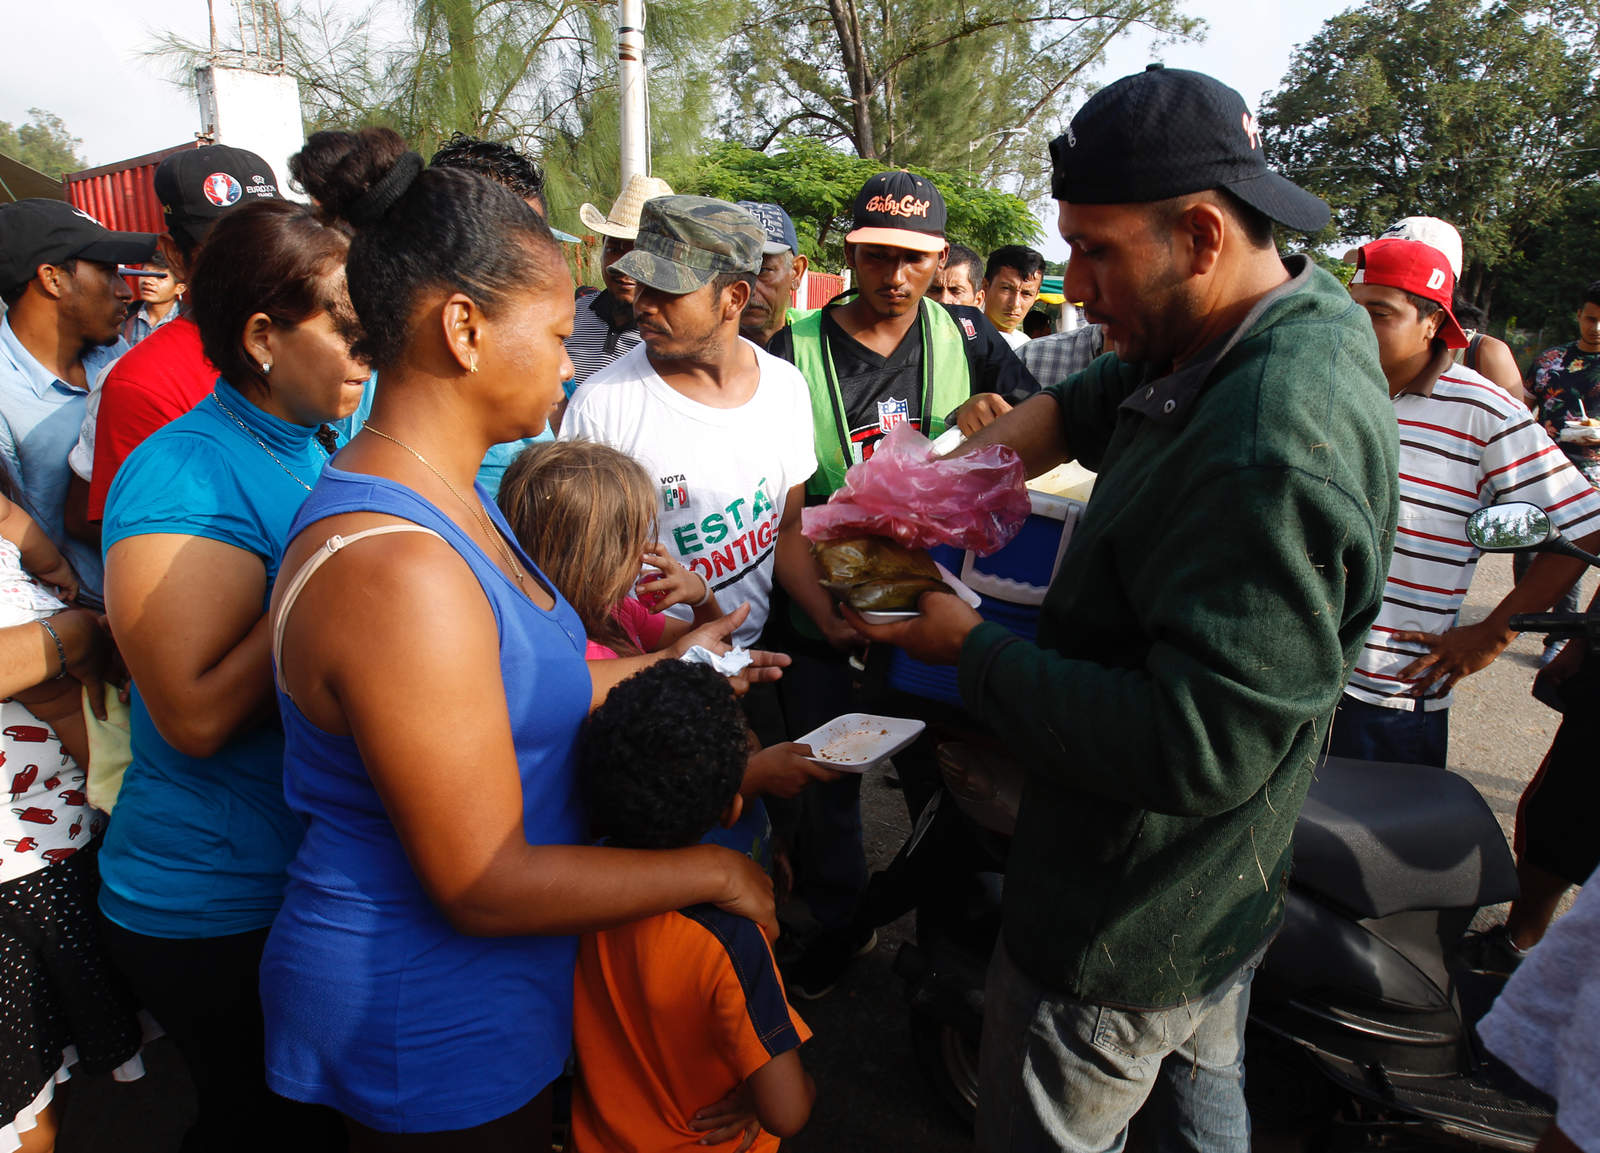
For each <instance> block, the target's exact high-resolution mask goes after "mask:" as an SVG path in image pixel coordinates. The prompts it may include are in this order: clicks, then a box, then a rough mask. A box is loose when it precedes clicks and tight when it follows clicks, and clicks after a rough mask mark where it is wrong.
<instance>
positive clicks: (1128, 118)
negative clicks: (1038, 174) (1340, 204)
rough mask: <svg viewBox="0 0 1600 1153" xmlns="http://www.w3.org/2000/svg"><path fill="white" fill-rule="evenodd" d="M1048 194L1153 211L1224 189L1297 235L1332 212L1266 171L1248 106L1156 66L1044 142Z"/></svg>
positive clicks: (1203, 81) (1103, 96)
mask: <svg viewBox="0 0 1600 1153" xmlns="http://www.w3.org/2000/svg"><path fill="white" fill-rule="evenodd" d="M1050 163H1051V168H1052V170H1053V173H1052V177H1051V181H1050V194H1051V195H1052V196H1053V197H1055V198H1056V199H1057V200H1065V201H1067V202H1068V203H1071V204H1149V203H1151V202H1152V201H1157V200H1167V199H1170V198H1172V197H1174V196H1186V195H1188V194H1190V193H1194V192H1204V191H1207V190H1208V189H1212V188H1226V189H1227V190H1228V191H1229V192H1231V193H1233V194H1234V195H1235V196H1237V197H1238V198H1239V199H1240V200H1242V201H1244V202H1245V203H1246V204H1248V205H1250V206H1251V207H1252V208H1254V209H1256V210H1257V211H1259V212H1261V213H1263V214H1264V215H1266V216H1267V217H1269V218H1271V219H1272V220H1275V221H1277V222H1278V223H1279V224H1282V225H1284V226H1286V227H1288V228H1292V229H1295V230H1296V231H1299V232H1315V231H1317V230H1318V229H1320V228H1321V227H1322V226H1323V225H1325V224H1327V223H1328V215H1329V214H1328V206H1327V204H1326V203H1324V202H1323V201H1322V200H1320V199H1319V198H1317V197H1315V196H1313V195H1312V194H1311V193H1309V192H1307V191H1306V190H1305V189H1303V188H1301V187H1300V186H1299V185H1296V184H1293V183H1291V182H1290V181H1288V180H1286V179H1284V178H1283V177H1282V176H1279V175H1278V174H1277V173H1276V172H1273V171H1272V170H1271V169H1270V168H1268V167H1267V156H1266V152H1265V150H1264V149H1263V148H1262V146H1261V128H1260V126H1259V125H1258V124H1257V123H1256V118H1255V117H1254V116H1252V115H1251V114H1250V110H1249V108H1247V107H1246V106H1245V102H1244V97H1242V96H1240V95H1239V94H1238V93H1237V92H1235V91H1234V90H1233V89H1232V88H1229V87H1228V86H1227V85H1226V84H1223V83H1222V82H1221V81H1220V80H1216V79H1214V78H1212V77H1210V76H1207V75H1205V74H1204V73H1201V72H1189V71H1186V70H1184V69H1181V68H1165V67H1163V66H1162V65H1160V64H1152V65H1150V66H1149V67H1148V68H1146V69H1145V70H1144V71H1143V72H1136V73H1134V74H1133V75H1132V76H1124V77H1123V78H1122V79H1121V80H1118V81H1116V82H1115V83H1113V84H1109V85H1107V86H1106V87H1104V88H1102V89H1100V91H1098V92H1096V93H1095V94H1094V95H1093V96H1091V97H1090V98H1089V100H1088V102H1087V103H1085V104H1084V106H1083V107H1082V108H1080V109H1078V114H1077V115H1076V116H1074V117H1073V118H1072V123H1071V124H1070V125H1068V127H1067V130H1066V131H1065V132H1064V133H1062V134H1061V135H1060V136H1058V137H1056V138H1055V139H1054V140H1052V141H1051V142H1050Z"/></svg>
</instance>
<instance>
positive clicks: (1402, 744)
mask: <svg viewBox="0 0 1600 1153" xmlns="http://www.w3.org/2000/svg"><path fill="white" fill-rule="evenodd" d="M1419 703H1420V702H1419ZM1449 751H1450V710H1449V709H1434V710H1433V711H1432V712H1431V713H1430V712H1424V711H1423V710H1421V709H1419V708H1416V707H1415V706H1413V707H1412V708H1406V709H1386V708H1384V707H1383V706H1382V705H1373V704H1368V703H1367V702H1366V701H1362V700H1357V699H1356V698H1355V697H1352V696H1351V695H1350V694H1349V693H1346V694H1345V695H1344V696H1342V697H1340V698H1339V709H1338V711H1337V712H1335V713H1334V714H1333V732H1332V733H1330V734H1329V735H1328V755H1329V756H1330V757H1348V758H1349V759H1350V760H1352V761H1392V762H1396V763H1398V764H1403V765H1432V766H1434V767H1435V768H1439V769H1442V768H1444V767H1445V756H1446V754H1447V753H1448V752H1449Z"/></svg>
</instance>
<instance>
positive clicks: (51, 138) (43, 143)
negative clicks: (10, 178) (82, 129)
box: [0, 108, 87, 180]
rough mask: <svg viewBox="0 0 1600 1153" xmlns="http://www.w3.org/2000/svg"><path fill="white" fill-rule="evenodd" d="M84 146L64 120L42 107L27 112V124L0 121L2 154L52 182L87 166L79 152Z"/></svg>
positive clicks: (0, 148) (0, 149)
mask: <svg viewBox="0 0 1600 1153" xmlns="http://www.w3.org/2000/svg"><path fill="white" fill-rule="evenodd" d="M82 147H83V141H81V140H79V139H78V138H77V137H76V136H74V135H72V133H71V132H68V131H67V126H66V125H65V124H63V123H62V121H61V117H59V116H57V115H56V114H55V113H54V112H46V111H45V110H44V109H43V108H30V109H28V121H27V123H25V124H17V125H12V124H8V123H6V122H5V121H4V120H0V152H4V153H5V154H6V155H7V156H9V157H11V159H13V160H16V161H18V162H20V163H22V164H26V165H27V166H28V167H29V168H31V169H33V170H34V171H35V172H42V173H44V174H45V175H46V176H48V177H50V178H51V179H53V180H60V179H61V177H62V175H63V174H64V173H67V172H77V171H78V170H79V169H82V168H84V167H87V166H86V165H85V163H84V160H83V157H82V156H80V155H79V153H78V149H80V148H82Z"/></svg>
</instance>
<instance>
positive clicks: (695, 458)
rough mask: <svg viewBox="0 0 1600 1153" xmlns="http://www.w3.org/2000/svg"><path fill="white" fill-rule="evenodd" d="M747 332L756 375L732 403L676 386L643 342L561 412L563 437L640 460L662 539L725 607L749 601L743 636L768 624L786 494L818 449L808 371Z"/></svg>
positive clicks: (812, 467) (805, 476) (807, 472)
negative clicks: (749, 392)
mask: <svg viewBox="0 0 1600 1153" xmlns="http://www.w3.org/2000/svg"><path fill="white" fill-rule="evenodd" d="M743 343H744V344H745V345H746V346H747V347H749V348H750V349H751V350H752V351H754V352H755V354H756V361H757V364H758V365H759V367H760V373H761V377H760V381H759V383H758V384H757V386H756V391H755V395H754V396H752V397H751V398H750V399H749V400H747V401H746V402H745V403H744V404H742V405H740V406H739V407H738V408H712V407H710V406H708V405H704V404H701V403H699V402H698V401H694V400H690V399H689V398H688V397H686V396H684V395H683V394H681V393H679V392H678V391H676V390H675V389H674V388H673V387H672V386H671V385H669V384H668V383H667V382H666V381H665V380H662V379H661V377H660V376H659V375H658V374H657V373H656V371H655V369H654V368H652V367H651V365H650V360H649V357H648V355H647V349H646V348H645V346H644V345H640V346H639V347H637V348H635V349H633V351H631V352H629V353H628V354H627V355H625V356H623V357H621V358H619V359H617V360H615V361H613V362H612V363H610V364H609V365H607V366H606V367H605V368H603V369H601V370H600V371H599V372H597V373H595V374H594V375H593V376H591V377H590V378H589V379H588V380H586V381H585V382H584V383H583V385H582V387H580V388H579V389H578V391H577V392H576V393H575V394H574V395H573V397H572V401H571V403H570V404H569V405H568V406H567V412H566V415H565V416H564V417H563V418H562V421H561V439H562V440H576V439H579V438H583V439H587V440H593V441H598V442H600V443H601V444H608V445H611V446H612V447H613V448H616V449H619V450H621V451H622V452H625V453H627V454H628V455H629V456H631V457H633V458H634V459H635V460H637V461H638V462H639V463H640V464H642V465H643V466H644V469H645V471H646V472H647V473H649V474H650V480H651V482H652V484H654V486H655V489H656V501H657V504H656V511H657V515H658V517H659V518H660V522H661V543H662V544H663V545H664V546H665V547H666V548H667V549H668V550H669V551H670V552H671V554H672V555H673V556H674V557H676V558H677V560H678V562H679V563H680V564H682V565H683V566H684V567H685V568H687V569H690V570H691V571H693V572H697V573H699V574H700V575H701V576H703V577H705V578H706V580H707V581H708V582H709V583H710V585H711V587H712V588H713V589H714V590H715V591H716V594H717V601H718V603H719V604H721V606H722V608H723V610H724V611H727V612H731V611H733V610H734V609H736V608H738V607H739V605H741V604H743V603H746V602H748V603H749V605H750V615H749V617H747V618H746V619H745V622H744V624H743V625H741V626H740V627H739V631H738V633H737V634H736V636H735V640H736V641H737V642H738V643H739V644H741V645H745V646H748V645H750V644H752V643H754V641H755V639H756V637H757V636H759V635H760V633H761V629H762V626H763V625H765V624H766V620H767V608H768V605H769V604H770V603H771V600H772V566H773V548H774V546H775V545H776V543H777V538H778V524H779V522H780V521H781V520H782V518H783V509H784V502H785V500H786V499H787V497H788V494H789V490H790V489H791V488H792V487H794V486H795V485H797V484H804V483H805V482H806V481H807V480H809V479H810V477H811V474H812V473H813V472H815V471H816V467H817V458H816V452H815V449H814V447H813V445H812V440H811V397H810V393H809V392H808V391H807V389H806V382H805V378H804V377H802V376H801V375H800V372H799V370H798V369H796V368H795V367H794V366H793V365H792V364H789V363H788V362H787V361H783V360H779V359H777V358H776V357H773V356H769V355H768V354H767V353H766V352H764V351H762V350H761V349H759V348H757V347H756V346H755V345H753V344H750V343H749V342H748V341H743Z"/></svg>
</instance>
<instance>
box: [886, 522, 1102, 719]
mask: <svg viewBox="0 0 1600 1153" xmlns="http://www.w3.org/2000/svg"><path fill="white" fill-rule="evenodd" d="M1028 497H1029V500H1030V501H1031V503H1032V505H1033V511H1032V512H1031V513H1030V514H1029V516H1028V519H1027V520H1026V521H1024V522H1023V524H1022V529H1021V531H1019V532H1018V533H1017V535H1016V536H1015V537H1014V538H1012V540H1011V543H1009V544H1007V545H1006V546H1005V547H1004V548H1002V549H1000V550H999V551H998V552H996V553H994V554H993V555H992V556H986V557H980V556H978V555H977V554H975V553H971V552H962V551H961V550H960V549H956V548H951V547H949V546H948V545H946V546H941V547H939V548H935V549H933V550H931V555H932V557H933V559H934V560H936V561H938V562H939V563H940V564H942V565H944V566H945V568H947V569H949V570H950V571H951V572H953V573H955V574H956V575H957V576H959V577H960V578H961V580H962V583H964V584H965V585H967V587H968V588H970V589H972V591H973V592H975V593H977V594H978V595H979V596H980V597H982V598H983V603H982V604H981V605H980V606H979V607H978V615H979V616H981V617H983V619H984V620H988V621H994V622H995V623H997V624H1002V625H1004V626H1005V627H1006V628H1008V629H1010V630H1011V631H1012V632H1014V633H1016V634H1017V635H1018V636H1020V637H1022V638H1024V639H1026V640H1030V641H1031V640H1033V639H1034V637H1035V636H1036V635H1037V633H1038V631H1039V606H1040V605H1041V604H1043V603H1044V594H1045V592H1046V591H1047V590H1048V589H1049V587H1050V582H1051V581H1053V580H1054V579H1055V575H1056V573H1057V571H1059V570H1060V568H1061V558H1062V557H1063V556H1064V555H1065V554H1066V551H1067V544H1068V542H1070V541H1071V539H1072V530H1073V528H1074V527H1075V526H1076V525H1077V523H1078V518H1079V517H1080V516H1081V515H1082V514H1083V507H1084V506H1083V502H1082V501H1077V500H1068V499H1066V498H1064V497H1059V496H1050V495H1048V494H1046V493H1041V492H1030V493H1028ZM888 681H889V687H890V688H892V689H896V690H898V691H900V692H903V693H910V694H912V695H913V696H918V697H926V698H928V699H929V700H935V701H943V702H945V703H947V704H953V705H959V704H960V703H961V694H960V692H959V691H958V690H957V688H956V670H955V667H954V666H951V665H926V664H923V663H922V662H921V661H919V660H913V659H912V658H911V657H908V656H907V655H906V654H905V653H903V652H901V651H900V650H899V649H896V650H894V652H893V653H892V654H891V655H890V657H889V676H888Z"/></svg>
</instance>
